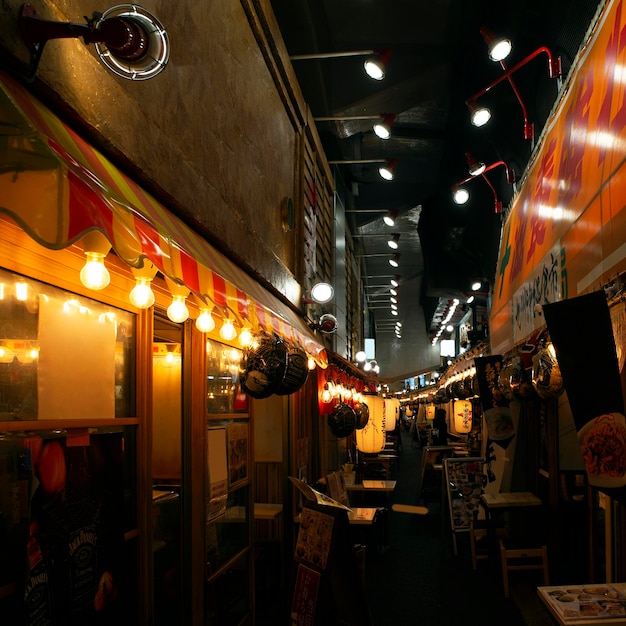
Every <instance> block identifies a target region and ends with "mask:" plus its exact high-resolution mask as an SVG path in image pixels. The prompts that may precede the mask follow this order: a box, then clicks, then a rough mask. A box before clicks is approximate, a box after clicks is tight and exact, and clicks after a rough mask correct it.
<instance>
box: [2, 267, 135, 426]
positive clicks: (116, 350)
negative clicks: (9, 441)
mask: <svg viewBox="0 0 626 626" xmlns="http://www.w3.org/2000/svg"><path fill="white" fill-rule="evenodd" d="M134 354H135V316H134V315H133V314H132V313H129V312H126V311H122V310H121V309H116V308H114V307H111V306H108V305H106V304H102V303H100V302H97V301H95V300H91V299H89V298H84V297H81V296H77V295H76V294H73V293H70V292H66V291H63V290H61V289H58V288H56V287H52V286H50V285H46V284H44V283H41V282H38V281H35V280H32V279H30V278H24V277H22V276H19V275H16V274H11V273H9V272H6V271H2V270H0V420H18V419H19V420H35V419H40V420H45V419H71V418H76V419H108V418H113V417H132V416H134V415H135V412H136V411H135V393H134V390H135V385H134V362H135V358H134Z"/></svg>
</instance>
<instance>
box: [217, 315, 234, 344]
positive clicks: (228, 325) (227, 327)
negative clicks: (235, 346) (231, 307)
mask: <svg viewBox="0 0 626 626" xmlns="http://www.w3.org/2000/svg"><path fill="white" fill-rule="evenodd" d="M236 336H237V330H236V329H235V326H234V324H233V323H232V322H231V321H230V320H229V319H228V318H226V319H225V320H224V323H223V324H222V327H221V328H220V337H221V338H222V339H225V340H226V341H231V340H232V339H234V338H235V337H236Z"/></svg>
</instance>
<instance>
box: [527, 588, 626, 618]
mask: <svg viewBox="0 0 626 626" xmlns="http://www.w3.org/2000/svg"><path fill="white" fill-rule="evenodd" d="M537 591H538V592H539V596H540V597H541V599H542V600H543V602H544V603H545V604H546V606H547V607H548V608H549V609H550V611H551V612H552V613H553V615H554V616H555V617H556V618H557V619H558V620H559V622H560V623H561V624H595V623H602V624H612V623H616V624H620V623H621V624H623V623H624V620H626V595H624V594H623V593H622V591H620V590H618V589H617V588H615V587H614V586H612V585H606V584H601V585H596V584H590V585H563V586H560V587H539V588H538V589H537Z"/></svg>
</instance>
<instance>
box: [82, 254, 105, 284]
mask: <svg viewBox="0 0 626 626" xmlns="http://www.w3.org/2000/svg"><path fill="white" fill-rule="evenodd" d="M85 256H86V257H87V261H86V262H85V265H83V269H82V270H80V282H81V283H83V285H85V287H87V289H93V290H94V291H100V290H101V289H104V288H105V287H106V286H108V284H109V283H110V282H111V275H110V274H109V270H108V269H107V268H106V267H105V265H104V256H105V255H104V254H102V253H100V252H85Z"/></svg>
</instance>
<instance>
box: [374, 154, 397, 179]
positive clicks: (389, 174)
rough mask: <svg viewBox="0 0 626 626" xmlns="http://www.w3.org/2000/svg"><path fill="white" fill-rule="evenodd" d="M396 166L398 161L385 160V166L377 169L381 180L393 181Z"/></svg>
mask: <svg viewBox="0 0 626 626" xmlns="http://www.w3.org/2000/svg"><path fill="white" fill-rule="evenodd" d="M397 165H398V159H386V165H382V166H381V167H379V168H378V173H379V174H380V177H381V178H384V179H385V180H393V179H394V176H395V174H394V170H395V169H396V166H397Z"/></svg>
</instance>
